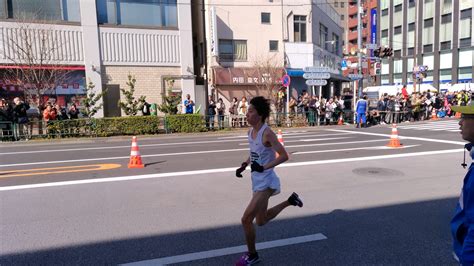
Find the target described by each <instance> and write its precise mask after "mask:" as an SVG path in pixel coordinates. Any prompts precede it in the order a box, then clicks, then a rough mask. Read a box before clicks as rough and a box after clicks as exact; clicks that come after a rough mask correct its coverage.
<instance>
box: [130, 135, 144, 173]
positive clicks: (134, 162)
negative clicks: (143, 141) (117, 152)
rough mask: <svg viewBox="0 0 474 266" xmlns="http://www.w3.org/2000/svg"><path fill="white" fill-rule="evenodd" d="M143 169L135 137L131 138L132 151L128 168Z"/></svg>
mask: <svg viewBox="0 0 474 266" xmlns="http://www.w3.org/2000/svg"><path fill="white" fill-rule="evenodd" d="M143 167H145V166H144V165H143V163H142V156H141V155H140V150H139V149H138V143H137V137H135V136H134V137H133V138H132V150H131V151H130V162H129V163H128V168H143Z"/></svg>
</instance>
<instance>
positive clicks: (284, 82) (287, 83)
mask: <svg viewBox="0 0 474 266" xmlns="http://www.w3.org/2000/svg"><path fill="white" fill-rule="evenodd" d="M290 83H291V78H290V76H288V75H287V74H285V75H283V77H282V78H281V84H282V85H283V86H284V87H289V86H290Z"/></svg>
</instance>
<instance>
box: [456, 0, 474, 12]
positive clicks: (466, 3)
mask: <svg viewBox="0 0 474 266" xmlns="http://www.w3.org/2000/svg"><path fill="white" fill-rule="evenodd" d="M472 7H474V2H472V0H460V1H459V10H464V9H468V8H472Z"/></svg>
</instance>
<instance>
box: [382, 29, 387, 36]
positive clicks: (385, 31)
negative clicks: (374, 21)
mask: <svg viewBox="0 0 474 266" xmlns="http://www.w3.org/2000/svg"><path fill="white" fill-rule="evenodd" d="M382 37H383V38H384V37H388V30H383V31H382Z"/></svg>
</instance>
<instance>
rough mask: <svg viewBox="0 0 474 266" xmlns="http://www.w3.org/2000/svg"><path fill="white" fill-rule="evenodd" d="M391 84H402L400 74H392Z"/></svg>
mask: <svg viewBox="0 0 474 266" xmlns="http://www.w3.org/2000/svg"><path fill="white" fill-rule="evenodd" d="M393 84H398V85H400V84H402V74H401V73H400V74H394V75H393Z"/></svg>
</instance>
